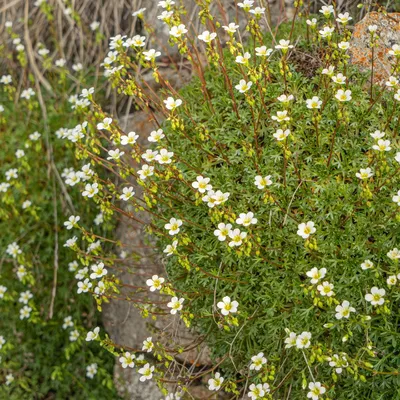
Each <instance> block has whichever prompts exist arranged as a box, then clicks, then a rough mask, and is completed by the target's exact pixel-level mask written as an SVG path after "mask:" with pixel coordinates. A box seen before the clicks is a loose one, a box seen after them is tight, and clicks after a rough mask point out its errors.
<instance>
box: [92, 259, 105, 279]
mask: <svg viewBox="0 0 400 400" xmlns="http://www.w3.org/2000/svg"><path fill="white" fill-rule="evenodd" d="M90 269H91V270H92V271H93V272H92V273H91V274H90V279H101V278H102V277H103V276H105V275H107V270H106V268H104V264H103V263H102V262H101V263H98V264H93V265H92V266H91V267H90Z"/></svg>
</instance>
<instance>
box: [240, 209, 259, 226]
mask: <svg viewBox="0 0 400 400" xmlns="http://www.w3.org/2000/svg"><path fill="white" fill-rule="evenodd" d="M236 223H237V224H238V225H243V226H250V225H255V224H256V223H257V218H254V214H253V213H252V212H248V213H247V214H245V213H241V214H239V218H237V219H236Z"/></svg>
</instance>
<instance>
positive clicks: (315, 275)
mask: <svg viewBox="0 0 400 400" xmlns="http://www.w3.org/2000/svg"><path fill="white" fill-rule="evenodd" d="M306 275H307V276H308V277H309V278H311V283H312V284H313V285H314V284H316V283H317V282H318V281H319V280H320V279H323V278H325V275H326V268H321V269H318V268H316V267H314V268H311V269H310V270H309V271H307V272H306Z"/></svg>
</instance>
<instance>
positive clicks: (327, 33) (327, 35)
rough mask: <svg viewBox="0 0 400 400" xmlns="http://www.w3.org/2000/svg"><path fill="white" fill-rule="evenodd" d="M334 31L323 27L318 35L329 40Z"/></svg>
mask: <svg viewBox="0 0 400 400" xmlns="http://www.w3.org/2000/svg"><path fill="white" fill-rule="evenodd" d="M334 31H335V28H334V27H331V26H324V27H323V28H322V29H321V30H320V31H319V34H320V35H321V37H322V38H324V39H330V38H331V37H332V33H333V32H334Z"/></svg>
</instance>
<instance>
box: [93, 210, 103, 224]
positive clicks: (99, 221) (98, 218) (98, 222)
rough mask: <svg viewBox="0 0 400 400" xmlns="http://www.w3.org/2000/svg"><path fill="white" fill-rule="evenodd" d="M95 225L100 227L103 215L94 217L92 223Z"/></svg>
mask: <svg viewBox="0 0 400 400" xmlns="http://www.w3.org/2000/svg"><path fill="white" fill-rule="evenodd" d="M93 222H94V223H95V225H101V224H102V223H103V222H104V216H103V213H99V214H97V215H96V218H95V219H94V221H93Z"/></svg>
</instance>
